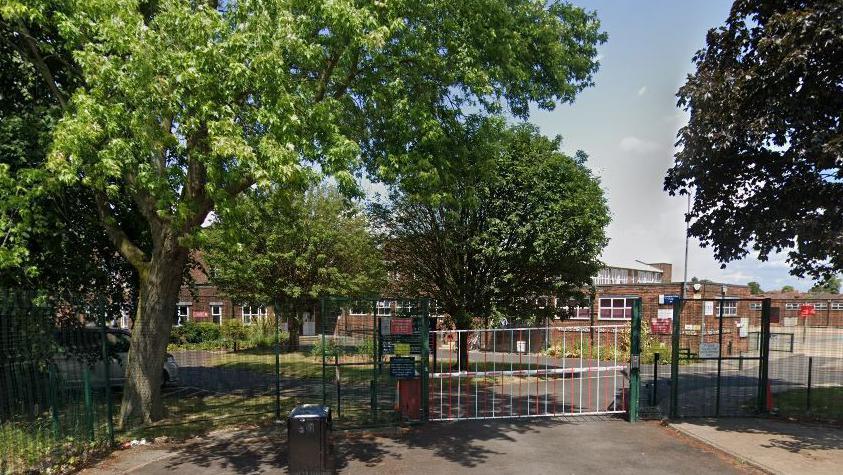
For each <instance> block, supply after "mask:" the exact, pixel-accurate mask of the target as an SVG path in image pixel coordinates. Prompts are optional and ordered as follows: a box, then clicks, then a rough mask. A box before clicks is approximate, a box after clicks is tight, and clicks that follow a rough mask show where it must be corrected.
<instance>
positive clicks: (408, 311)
mask: <svg viewBox="0 0 843 475" xmlns="http://www.w3.org/2000/svg"><path fill="white" fill-rule="evenodd" d="M395 313H396V314H397V315H412V314H413V302H412V301H410V300H399V301H397V302H396V303H395Z"/></svg>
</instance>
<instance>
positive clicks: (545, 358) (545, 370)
mask: <svg viewBox="0 0 843 475" xmlns="http://www.w3.org/2000/svg"><path fill="white" fill-rule="evenodd" d="M544 334H545V335H550V327H548V328H545V329H544ZM548 340H550V341H551V342H552V341H553V336H552V335H551V337H550V338H548ZM548 353H549V352H548V344H547V343H546V344H545V348H544V413H545V414H547V389H548V388H547V379H548V377H549V375H548V372H547V369H548V365H547V358H548Z"/></svg>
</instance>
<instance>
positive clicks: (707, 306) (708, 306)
mask: <svg viewBox="0 0 843 475" xmlns="http://www.w3.org/2000/svg"><path fill="white" fill-rule="evenodd" d="M703 315H705V316H707V317H708V316H711V315H714V302H703Z"/></svg>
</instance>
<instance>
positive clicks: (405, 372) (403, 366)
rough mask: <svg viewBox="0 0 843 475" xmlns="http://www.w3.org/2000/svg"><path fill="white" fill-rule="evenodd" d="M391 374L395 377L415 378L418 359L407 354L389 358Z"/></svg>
mask: <svg viewBox="0 0 843 475" xmlns="http://www.w3.org/2000/svg"><path fill="white" fill-rule="evenodd" d="M389 375H390V376H392V377H393V378H395V379H413V378H415V377H416V359H415V358H413V357H406V356H393V357H391V358H389Z"/></svg>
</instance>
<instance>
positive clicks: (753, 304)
mask: <svg viewBox="0 0 843 475" xmlns="http://www.w3.org/2000/svg"><path fill="white" fill-rule="evenodd" d="M749 309H750V310H761V302H749Z"/></svg>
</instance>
